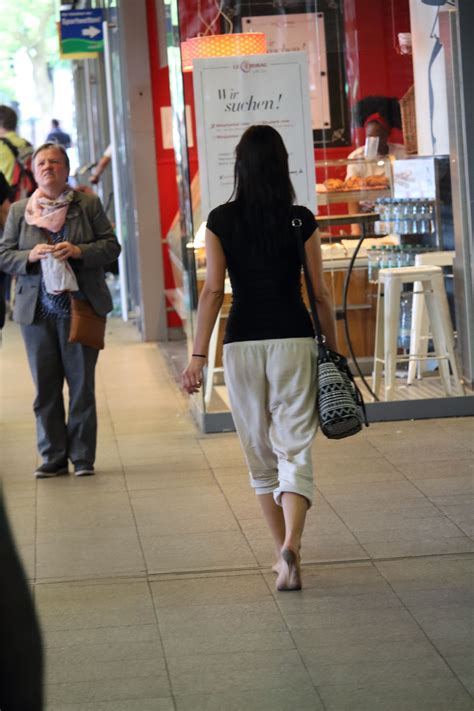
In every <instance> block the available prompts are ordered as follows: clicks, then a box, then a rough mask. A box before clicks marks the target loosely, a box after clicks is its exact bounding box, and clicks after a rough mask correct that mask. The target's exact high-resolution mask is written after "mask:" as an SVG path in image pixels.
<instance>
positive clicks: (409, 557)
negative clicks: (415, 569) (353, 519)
mask: <svg viewBox="0 0 474 711" xmlns="http://www.w3.org/2000/svg"><path fill="white" fill-rule="evenodd" d="M316 488H317V487H316ZM317 490H318V492H319V494H320V495H321V497H322V498H323V499H324V501H325V502H326V504H327V505H328V506H329V507H330V509H331V510H332V512H333V513H334V514H335V516H337V518H338V519H339V520H340V521H341V523H342V524H343V525H344V526H345V527H346V529H347V530H348V531H349V533H350V534H351V535H352V536H353V537H354V538H355V540H356V541H357V544H358V545H359V546H360V547H361V548H362V550H363V551H365V553H366V554H367V556H368V558H369V559H370V560H377V561H381V560H399V559H411V558H424V557H425V556H426V555H428V556H441V555H458V554H457V553H443V552H439V553H430V554H423V553H422V554H418V555H409V556H374V555H372V554H371V553H370V551H369V550H368V548H367V545H370V542H367V544H364V543H362V541H361V540H360V539H359V537H358V534H357V532H355V531H353V530H352V529H351V528H349V525H348V524H347V523H346V521H345V520H344V518H343V517H342V515H341V514H340V513H339V511H338V510H337V509H336V508H335V506H333V504H332V503H331V502H330V501H329V500H328V499H327V498H326V496H325V495H324V494H323V492H322V491H321V490H320V489H317ZM416 498H417V499H418V498H419V497H416ZM424 498H425V499H426V501H427V502H428V503H430V504H431V505H432V506H433V507H434V504H432V502H431V501H430V500H429V499H428V498H427V497H426V496H424ZM435 508H436V510H437V511H438V513H440V514H441V515H442V516H443V518H447V516H446V514H444V513H443V512H442V511H441V510H440V509H438V508H437V507H435ZM452 523H454V522H452ZM456 528H457V529H458V530H459V531H460V536H459V538H464V539H465V540H466V541H470V542H472V541H473V540H474V539H473V538H471V537H469V536H467V535H466V534H465V533H464V531H462V530H461V529H460V528H459V526H457V525H456ZM451 538H457V536H451ZM445 540H447V539H445Z"/></svg>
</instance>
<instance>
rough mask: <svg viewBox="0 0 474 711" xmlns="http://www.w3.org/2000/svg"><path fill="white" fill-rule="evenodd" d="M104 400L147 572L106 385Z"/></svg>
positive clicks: (145, 563) (144, 563) (144, 559)
mask: <svg viewBox="0 0 474 711" xmlns="http://www.w3.org/2000/svg"><path fill="white" fill-rule="evenodd" d="M104 400H105V404H106V409H107V414H108V418H109V424H110V427H111V430H112V432H113V439H114V443H115V449H116V453H117V457H118V461H119V462H120V471H121V476H122V479H123V486H124V489H125V491H126V492H127V501H128V507H129V510H130V514H131V516H132V520H133V526H134V530H135V534H136V537H137V541H138V546H139V549H140V555H141V558H142V562H143V566H144V569H145V572H146V571H147V562H146V557H145V551H144V550H143V546H142V541H141V538H140V533H139V530H138V524H137V519H136V516H135V509H134V508H133V505H132V500H131V496H130V490H129V488H128V484H127V477H126V475H125V467H124V463H123V459H122V455H121V453H120V448H119V446H118V436H117V432H116V429H115V423H114V421H113V419H112V413H111V411H110V406H109V401H108V397H107V390H106V388H105V387H104Z"/></svg>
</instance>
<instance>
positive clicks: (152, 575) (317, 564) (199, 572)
mask: <svg viewBox="0 0 474 711" xmlns="http://www.w3.org/2000/svg"><path fill="white" fill-rule="evenodd" d="M460 557H461V558H471V557H474V552H472V551H461V552H448V553H426V554H421V555H413V556H385V557H370V556H368V557H367V558H348V559H346V560H324V561H321V560H316V561H305V562H304V563H302V564H301V567H302V569H303V570H304V569H305V568H307V567H310V566H311V567H313V568H325V567H345V566H354V565H371V566H375V564H376V563H386V562H399V561H409V560H430V559H437V558H460ZM270 570H271V567H270V566H268V565H267V566H260V565H258V566H255V567H248V566H242V567H238V566H237V567H235V566H234V567H228V568H197V569H191V568H189V569H185V570H176V571H169V570H167V571H163V572H150V571H149V570H145V571H143V573H138V572H133V573H130V575H128V574H126V573H125V574H123V575H121V574H115V575H112V576H111V575H105V576H103V577H97V575H94V576H90V577H89V576H81V577H77V576H68V577H64V578H39V579H37V580H36V581H34V582H33V583H32V584H33V585H34V586H39V585H59V584H68V583H78V584H79V583H96V584H103V583H104V581H109V583H107V584H114V582H117V581H121V582H122V581H123V583H131V582H137V583H138V582H146V581H150V582H157V581H159V580H164V579H176V580H180V579H183V577H186V576H187V577H209V578H213V577H215V578H219V577H224V576H225V575H226V574H228V575H232V576H234V575H258V574H262V573H266V572H267V573H268V572H270ZM30 582H31V581H30ZM121 582H120V584H121Z"/></svg>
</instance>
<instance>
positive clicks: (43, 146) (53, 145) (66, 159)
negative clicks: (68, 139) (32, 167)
mask: <svg viewBox="0 0 474 711" xmlns="http://www.w3.org/2000/svg"><path fill="white" fill-rule="evenodd" d="M50 148H56V150H58V151H59V152H60V153H62V154H63V157H64V162H65V164H66V167H67V169H68V170H69V169H70V164H69V156H68V154H67V152H66V149H65V148H64V146H62V145H61V144H60V143H55V142H54V141H48V142H47V143H43V144H41V146H38V148H37V149H36V150H35V152H34V153H33V158H32V160H33V164H34V162H35V160H36V156H37V155H38V153H41V151H46V150H48V149H50Z"/></svg>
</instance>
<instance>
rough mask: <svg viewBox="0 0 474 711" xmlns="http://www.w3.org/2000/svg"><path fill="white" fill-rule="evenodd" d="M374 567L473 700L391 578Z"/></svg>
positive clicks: (473, 696) (472, 695)
mask: <svg viewBox="0 0 474 711" xmlns="http://www.w3.org/2000/svg"><path fill="white" fill-rule="evenodd" d="M374 565H375V568H376V569H377V571H378V573H379V575H381V576H382V578H383V579H384V580H385V582H386V583H387V585H388V586H389V587H390V589H391V590H392V592H393V594H394V595H395V596H396V597H397V598H398V600H399V601H400V603H401V605H402V606H403V608H404V609H405V611H406V612H407V614H408V615H409V616H410V617H411V619H412V620H413V622H414V623H415V624H416V626H417V627H418V629H419V630H420V632H421V633H422V634H423V636H424V637H425V639H426V640H427V641H428V642H429V644H430V645H431V647H432V648H433V649H434V651H435V652H436V654H437V655H438V656H439V658H440V659H441V660H442V661H443V663H444V664H445V665H446V667H447V668H448V669H449V671H450V672H451V674H452V675H453V678H454V679H456V680H457V681H458V683H459V684H460V685H461V686H462V688H463V689H464V691H465V692H466V693H467V694H468V696H470V697H471V698H472V699H474V694H473V693H472V692H471V691H470V689H469V686H468V685H467V684H465V683H464V681H463V680H462V679H461V677H460V676H459V675H458V674H457V672H456V671H455V670H454V668H453V667H452V666H451V664H450V663H449V661H448V659H447V658H446V656H445V655H444V654H443V653H442V652H441V650H440V649H438V647H437V646H436V644H435V641H434V639H432V638H431V637H430V636H429V635H428V633H427V632H426V631H425V629H424V628H423V626H422V624H421V623H420V622H419V621H418V619H417V617H416V615H415V614H414V613H413V612H412V611H411V609H410V608H409V607H408V605H407V604H406V603H405V601H404V599H403V597H402V595H401V594H400V593H398V592H397V590H396V589H395V588H394V586H393V585H392V583H391V582H390V580H389V578H388V577H387V576H386V575H385V574H384V572H383V570H380V569H379V568H378V567H377V564H376V563H374Z"/></svg>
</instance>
